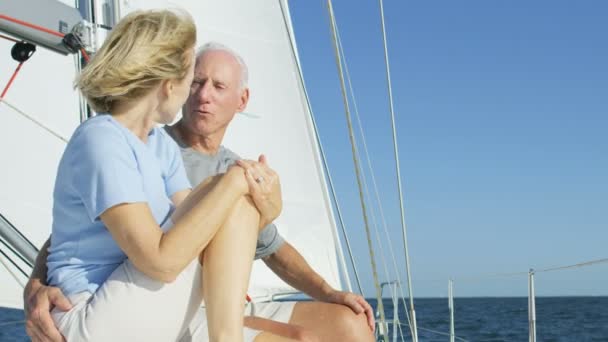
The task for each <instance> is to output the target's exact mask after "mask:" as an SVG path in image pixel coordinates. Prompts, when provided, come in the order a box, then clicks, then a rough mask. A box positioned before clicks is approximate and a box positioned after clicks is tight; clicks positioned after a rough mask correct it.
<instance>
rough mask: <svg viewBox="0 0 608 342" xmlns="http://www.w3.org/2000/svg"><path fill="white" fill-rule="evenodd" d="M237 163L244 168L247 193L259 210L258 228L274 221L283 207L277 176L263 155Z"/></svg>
mask: <svg viewBox="0 0 608 342" xmlns="http://www.w3.org/2000/svg"><path fill="white" fill-rule="evenodd" d="M236 163H237V165H238V166H240V167H242V168H243V169H245V178H246V179H247V183H248V184H249V195H251V198H252V199H253V203H255V206H256V207H257V208H258V211H259V212H260V228H262V227H265V226H266V225H268V224H269V223H271V222H272V221H274V220H275V219H276V218H277V217H278V216H279V214H280V213H281V210H282V208H283V199H282V197H281V183H280V181H279V176H278V175H277V173H276V172H274V170H272V169H271V168H270V167H269V166H268V162H267V160H266V157H265V156H264V155H260V157H259V158H258V161H257V162H256V161H253V160H237V162H236Z"/></svg>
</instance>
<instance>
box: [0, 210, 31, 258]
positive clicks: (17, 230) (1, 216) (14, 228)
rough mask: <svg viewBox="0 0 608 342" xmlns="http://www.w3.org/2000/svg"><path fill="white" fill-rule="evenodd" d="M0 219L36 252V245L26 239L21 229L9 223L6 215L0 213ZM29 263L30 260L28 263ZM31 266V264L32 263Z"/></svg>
mask: <svg viewBox="0 0 608 342" xmlns="http://www.w3.org/2000/svg"><path fill="white" fill-rule="evenodd" d="M0 221H1V222H4V224H6V225H8V226H9V227H10V228H12V229H13V231H15V233H16V234H17V235H19V236H20V237H21V238H22V239H23V240H24V241H25V242H27V243H28V244H29V245H30V246H31V247H32V248H33V249H34V250H36V253H38V247H36V245H34V244H33V243H32V241H30V239H28V238H27V237H26V236H25V235H23V233H21V231H20V230H19V229H17V227H15V225H14V224H12V223H11V221H9V220H8V219H7V218H6V217H4V215H2V214H0ZM1 222H0V223H1ZM29 264H31V262H30V263H29ZM32 266H33V265H32Z"/></svg>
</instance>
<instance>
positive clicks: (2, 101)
mask: <svg viewBox="0 0 608 342" xmlns="http://www.w3.org/2000/svg"><path fill="white" fill-rule="evenodd" d="M0 103H4V104H5V105H7V106H8V107H10V108H11V109H12V110H14V111H15V112H17V113H18V114H21V115H23V116H24V117H25V118H26V119H29V120H30V121H32V122H33V123H35V124H36V125H38V126H39V127H40V128H42V129H44V130H45V131H47V132H49V133H51V134H52V135H53V136H55V137H56V138H58V139H59V140H61V141H63V142H65V143H67V142H68V140H67V139H66V138H64V137H62V136H61V135H59V133H56V132H55V131H53V130H52V129H50V128H48V127H47V126H45V125H44V124H43V123H41V122H39V121H37V120H36V119H34V118H33V117H32V116H30V115H28V114H26V113H25V112H23V111H21V110H19V108H17V107H15V106H14V105H12V104H10V103H9V102H8V101H6V99H4V98H0Z"/></svg>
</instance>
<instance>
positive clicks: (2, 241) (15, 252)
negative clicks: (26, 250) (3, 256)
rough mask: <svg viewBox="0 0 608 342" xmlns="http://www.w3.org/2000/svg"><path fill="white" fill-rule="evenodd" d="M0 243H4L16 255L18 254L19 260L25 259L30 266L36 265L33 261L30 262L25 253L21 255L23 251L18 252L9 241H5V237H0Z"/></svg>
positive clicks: (24, 261)
mask: <svg viewBox="0 0 608 342" xmlns="http://www.w3.org/2000/svg"><path fill="white" fill-rule="evenodd" d="M0 243H2V244H3V245H4V246H5V247H6V248H8V249H9V251H11V252H12V253H13V254H14V255H16V256H17V258H19V260H21V261H23V263H25V264H26V265H28V266H29V267H34V265H32V263H31V262H29V261H28V260H27V259H26V258H25V257H23V255H21V253H19V252H17V251H16V250H15V249H14V248H13V247H11V245H9V243H8V242H6V241H4V239H2V238H0Z"/></svg>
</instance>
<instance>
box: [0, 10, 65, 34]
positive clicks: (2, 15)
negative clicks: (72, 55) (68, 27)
mask: <svg viewBox="0 0 608 342" xmlns="http://www.w3.org/2000/svg"><path fill="white" fill-rule="evenodd" d="M0 19H4V20H8V21H12V22H14V23H16V24H19V25H23V26H26V27H29V28H33V29H35V30H38V31H42V32H46V33H48V34H52V35H54V36H57V37H60V38H63V36H65V35H64V34H63V33H61V32H57V31H53V30H49V29H47V28H46V27H42V26H38V25H35V24H31V23H28V22H25V21H23V20H19V19H15V18H12V17H9V16H8V15H4V14H0Z"/></svg>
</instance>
